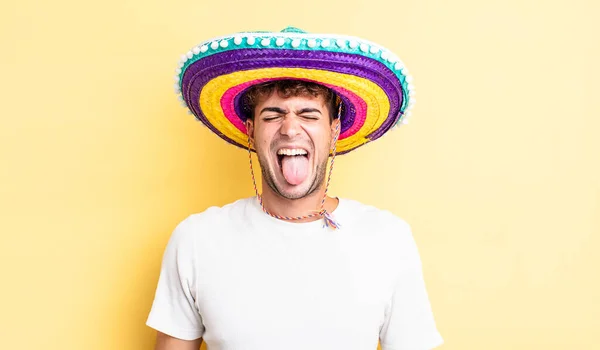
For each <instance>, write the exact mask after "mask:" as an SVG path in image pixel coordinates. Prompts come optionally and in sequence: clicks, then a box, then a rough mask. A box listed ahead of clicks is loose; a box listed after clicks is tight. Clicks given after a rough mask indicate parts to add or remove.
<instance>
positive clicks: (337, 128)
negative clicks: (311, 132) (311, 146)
mask: <svg viewBox="0 0 600 350" xmlns="http://www.w3.org/2000/svg"><path fill="white" fill-rule="evenodd" d="M340 132H341V124H340V118H336V119H334V120H333V122H332V123H331V143H332V144H333V142H334V141H335V140H336V139H337V138H338V137H339V136H340Z"/></svg>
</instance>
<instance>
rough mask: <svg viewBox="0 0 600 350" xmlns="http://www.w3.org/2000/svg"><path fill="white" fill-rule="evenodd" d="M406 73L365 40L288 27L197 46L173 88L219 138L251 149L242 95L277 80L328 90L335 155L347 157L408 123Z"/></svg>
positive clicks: (387, 54) (410, 99) (385, 52)
mask: <svg viewBox="0 0 600 350" xmlns="http://www.w3.org/2000/svg"><path fill="white" fill-rule="evenodd" d="M407 73H408V72H407V69H406V68H405V66H404V64H403V63H402V61H400V60H399V59H398V58H397V57H396V56H395V55H394V54H392V53H391V52H389V51H388V50H386V49H384V48H383V47H381V46H378V45H376V44H373V43H371V42H368V41H366V40H363V39H359V38H354V37H347V36H339V35H328V34H308V33H304V32H301V31H299V30H297V29H295V28H288V29H285V30H284V31H282V32H276V33H271V32H268V33H267V32H265V33H260V32H258V33H239V34H235V35H231V36H225V37H221V38H216V39H213V40H210V41H207V42H205V43H203V44H201V45H199V46H197V47H194V48H193V49H192V50H191V51H189V52H188V53H187V54H186V55H183V56H182V58H181V60H180V63H179V68H178V69H177V75H176V77H175V80H176V82H177V83H176V84H175V91H176V93H177V94H181V95H180V97H179V98H180V100H181V101H182V103H183V104H184V106H186V107H188V108H189V109H190V111H191V113H192V114H194V115H195V116H196V118H197V119H198V120H200V121H202V123H204V125H206V126H207V127H208V128H209V129H210V130H212V131H213V132H214V133H215V134H217V135H218V136H220V137H221V138H223V139H224V140H226V141H228V142H230V143H232V144H234V145H236V146H239V147H242V148H247V147H248V143H247V140H248V138H247V135H246V127H245V121H246V116H245V115H244V113H242V106H241V96H243V94H244V92H245V91H246V90H247V89H248V88H249V87H251V86H252V85H255V84H258V83H261V82H265V81H270V80H277V79H298V80H307V81H312V82H316V83H319V84H322V85H325V86H327V87H329V88H331V89H332V90H334V91H335V92H336V93H337V94H338V95H339V96H340V97H341V99H342V103H343V108H342V114H341V133H340V137H339V139H338V143H337V150H338V154H343V153H347V152H350V151H352V150H353V149H355V148H357V147H359V146H361V145H364V144H366V143H368V142H370V141H373V140H376V139H378V138H379V137H381V136H382V135H383V134H385V133H386V132H387V131H389V130H390V129H391V128H392V127H394V126H395V125H398V124H399V123H406V122H407V118H408V117H409V115H410V112H409V110H410V108H412V106H413V104H414V101H415V100H414V97H413V95H414V88H413V86H412V84H411V82H412V77H411V76H409V75H407Z"/></svg>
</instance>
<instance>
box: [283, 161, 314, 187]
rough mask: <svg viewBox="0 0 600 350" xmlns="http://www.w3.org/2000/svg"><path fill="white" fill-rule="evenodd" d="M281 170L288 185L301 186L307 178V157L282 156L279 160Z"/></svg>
mask: <svg viewBox="0 0 600 350" xmlns="http://www.w3.org/2000/svg"><path fill="white" fill-rule="evenodd" d="M281 170H282V171H283V177H285V180H286V181H287V182H288V183H289V184H290V185H298V184H301V183H302V182H303V181H304V180H306V176H308V157H306V156H284V157H283V159H282V160H281Z"/></svg>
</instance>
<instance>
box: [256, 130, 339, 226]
mask: <svg viewBox="0 0 600 350" xmlns="http://www.w3.org/2000/svg"><path fill="white" fill-rule="evenodd" d="M338 120H339V118H338ZM340 124H341V123H340V122H338V124H337V126H336V128H335V138H334V140H333V149H332V151H331V164H330V165H329V175H328V176H327V185H325V193H324V194H323V199H322V200H321V206H320V209H319V210H315V211H314V212H313V213H312V214H308V215H304V216H293V217H289V216H279V215H277V214H273V213H271V212H269V211H268V210H267V209H266V208H265V205H264V204H263V200H262V196H261V195H260V194H259V193H258V187H257V186H256V179H255V177H254V168H253V166H252V151H251V149H252V148H251V141H250V135H248V158H249V160H250V174H251V175H252V184H253V185H254V192H256V198H257V199H258V202H259V203H260V207H261V208H262V210H263V211H264V212H265V213H266V214H268V215H270V216H272V217H274V218H276V219H280V220H288V221H294V220H303V219H308V218H313V217H323V221H324V224H323V227H331V228H332V229H338V228H340V224H339V223H338V222H337V221H336V220H335V219H334V217H333V215H332V213H330V212H328V211H327V210H326V209H325V200H326V199H327V190H328V189H329V182H330V181H331V174H332V173H333V164H334V163H335V154H336V152H335V150H336V146H337V140H338V136H339V135H340V133H339V131H340Z"/></svg>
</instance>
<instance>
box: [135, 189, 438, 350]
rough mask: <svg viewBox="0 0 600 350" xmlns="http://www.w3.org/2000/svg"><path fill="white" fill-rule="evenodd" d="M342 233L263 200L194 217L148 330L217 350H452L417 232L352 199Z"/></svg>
mask: <svg viewBox="0 0 600 350" xmlns="http://www.w3.org/2000/svg"><path fill="white" fill-rule="evenodd" d="M333 214H334V216H335V218H336V220H337V221H338V222H339V223H340V224H341V225H342V226H341V228H340V229H338V230H331V229H328V228H324V227H323V220H317V221H314V222H309V223H292V222H286V221H282V220H278V219H275V218H273V217H271V216H268V215H267V214H265V213H263V212H262V210H261V208H260V205H259V204H258V201H257V199H256V197H251V198H247V199H242V200H239V201H236V202H234V203H231V204H228V205H226V206H224V207H221V208H219V207H212V208H209V209H207V210H206V211H204V212H202V213H199V214H194V215H191V216H189V217H188V218H186V219H185V220H183V221H182V222H181V223H180V224H179V225H178V226H177V227H176V228H175V230H174V232H173V234H172V236H171V239H170V241H169V243H168V245H167V248H166V250H165V253H164V256H163V261H162V268H161V272H160V278H159V281H158V287H157V290H156V295H155V299H154V303H153V305H152V310H151V312H150V315H149V317H148V320H147V323H146V324H147V325H148V326H150V327H152V328H154V329H156V330H158V331H160V332H163V333H166V334H168V335H171V336H173V337H176V338H180V339H185V340H192V339H198V338H200V337H202V338H203V340H204V342H206V343H207V345H208V349H209V350H296V349H298V350H307V349H310V350H319V349H323V350H332V349H340V350H342V349H343V350H375V349H377V342H378V340H381V345H382V348H383V350H427V349H432V348H434V347H437V346H438V345H440V344H442V343H443V340H442V338H441V336H440V334H439V333H438V331H437V329H436V326H435V322H434V318H433V315H432V312H431V307H430V305H429V299H428V296H427V292H426V290H425V284H424V281H423V275H422V272H421V261H420V258H419V253H418V251H417V247H416V245H415V241H414V240H413V237H412V234H411V230H410V227H409V226H408V224H407V223H406V222H404V221H403V220H402V219H400V218H398V217H396V216H395V215H393V214H392V213H390V212H389V211H384V210H379V209H376V208H374V207H371V206H366V205H363V204H360V203H359V202H356V201H352V200H348V199H340V202H339V205H338V207H337V209H336V210H335V211H334V213H333Z"/></svg>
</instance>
